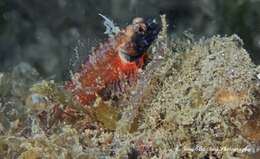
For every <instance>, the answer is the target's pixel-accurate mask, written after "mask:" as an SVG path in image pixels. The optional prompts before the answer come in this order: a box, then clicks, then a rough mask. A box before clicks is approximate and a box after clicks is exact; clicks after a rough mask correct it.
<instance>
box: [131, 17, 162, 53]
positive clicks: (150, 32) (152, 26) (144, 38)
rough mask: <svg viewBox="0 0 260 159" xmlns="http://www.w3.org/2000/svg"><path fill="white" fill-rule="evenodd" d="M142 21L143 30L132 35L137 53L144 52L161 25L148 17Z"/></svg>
mask: <svg viewBox="0 0 260 159" xmlns="http://www.w3.org/2000/svg"><path fill="white" fill-rule="evenodd" d="M143 23H144V26H145V30H144V31H143V32H140V33H137V34H136V35H135V37H134V43H135V49H136V52H137V55H140V54H143V53H145V52H146V50H147V49H148V48H149V46H150V45H151V44H152V43H153V41H154V40H155V39H156V38H157V36H158V34H159V32H160V31H161V25H160V24H159V23H158V22H157V21H156V20H155V19H151V18H148V19H145V20H144V22H143Z"/></svg>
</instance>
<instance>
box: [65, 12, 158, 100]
mask: <svg viewBox="0 0 260 159" xmlns="http://www.w3.org/2000/svg"><path fill="white" fill-rule="evenodd" d="M160 29H161V27H160V25H159V24H158V23H157V22H156V21H155V20H152V19H143V18H139V17H138V18H135V19H133V21H132V24H130V25H128V26H127V27H126V28H125V29H122V30H120V31H119V32H118V33H117V34H116V35H115V36H114V37H110V38H109V39H108V40H107V41H105V42H104V43H102V44H100V45H99V46H98V47H96V48H95V49H94V50H93V52H92V55H91V56H89V58H88V60H87V61H86V63H85V64H84V65H83V66H82V68H81V69H80V71H78V72H77V73H75V74H74V76H73V79H72V80H71V81H69V82H67V84H66V88H67V90H69V91H71V92H72V94H73V95H74V97H75V98H76V100H78V101H79V102H80V103H81V104H82V105H90V104H92V103H93V102H94V101H95V99H96V97H97V96H100V97H102V98H104V99H107V98H109V97H110V96H111V90H116V91H119V92H120V91H123V90H124V89H125V88H126V87H125V86H126V85H127V83H128V84H129V83H132V82H135V81H137V79H138V72H139V70H140V69H142V67H143V66H144V64H145V63H146V60H147V53H146V51H147V49H148V48H149V46H150V45H151V44H152V42H153V41H154V40H155V38H156V37H157V35H158V33H159V31H160Z"/></svg>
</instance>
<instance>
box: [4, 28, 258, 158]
mask: <svg viewBox="0 0 260 159" xmlns="http://www.w3.org/2000/svg"><path fill="white" fill-rule="evenodd" d="M164 29H165V28H164ZM151 52H152V53H153V55H154V57H153V59H152V60H151V62H150V63H149V64H148V65H147V66H146V69H145V70H144V71H143V72H142V73H141V79H140V80H139V81H138V85H137V86H135V87H134V88H132V89H131V91H129V93H126V94H125V96H124V97H123V96H122V99H117V100H118V101H117V105H116V106H114V105H113V104H111V103H107V102H104V101H96V103H95V107H94V108H93V112H92V113H93V114H94V115H93V117H91V116H90V117H89V119H86V118H85V116H88V115H89V113H90V112H87V113H86V112H84V110H79V112H80V114H79V116H80V118H77V120H79V121H77V122H76V123H75V122H71V121H70V122H64V121H57V122H56V123H52V127H51V128H50V127H49V125H48V126H46V125H44V120H45V119H46V120H50V119H49V117H50V116H48V115H45V116H44V115H43V117H45V118H39V114H38V113H39V111H43V110H45V111H46V113H49V112H48V111H50V110H51V109H50V108H53V107H54V106H55V103H62V105H63V106H65V105H74V106H75V107H77V103H76V104H75V102H74V101H71V98H70V95H68V94H67V93H66V92H63V90H62V89H61V88H59V85H58V84H55V83H54V82H48V81H44V82H41V83H37V84H35V85H33V86H32V84H33V83H36V82H37V81H38V80H39V77H38V76H39V75H38V74H37V72H36V71H35V70H34V69H33V68H31V67H30V66H28V65H26V64H22V65H20V66H19V67H17V68H16V69H14V71H13V73H1V74H0V108H1V112H0V121H1V124H0V133H1V136H0V158H20V159H37V158H64V159H65V158H66V159H69V158H78V159H80V158H152V157H153V158H211V157H212V158H214V157H215V158H231V157H234V158H257V155H259V154H258V153H259V152H258V153H257V148H258V149H259V145H260V104H259V99H260V80H259V79H258V77H257V75H259V73H260V69H259V67H257V66H255V65H254V64H253V63H252V62H251V59H250V57H249V54H248V53H247V52H246V50H245V49H243V42H242V40H241V39H240V38H239V37H238V36H236V35H233V36H230V37H219V36H214V37H212V38H209V39H201V40H199V41H195V40H193V39H192V38H190V37H188V38H187V37H186V38H179V39H174V40H172V39H170V38H168V37H166V32H162V33H161V35H160V37H159V38H158V40H157V42H156V43H155V44H154V45H153V47H152V48H151ZM19 83H20V84H19ZM29 87H31V89H29ZM29 90H30V91H29ZM50 100H51V102H50ZM98 100H99V99H98ZM112 103H113V102H112ZM61 109H62V108H61ZM78 109H80V108H78ZM52 120H55V119H52ZM86 120H88V121H87V122H92V123H99V124H97V125H99V126H100V127H98V128H96V127H91V125H89V127H84V129H83V128H82V127H81V126H80V125H81V123H84V122H86ZM45 124H47V123H45ZM258 151H259V150H258Z"/></svg>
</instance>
